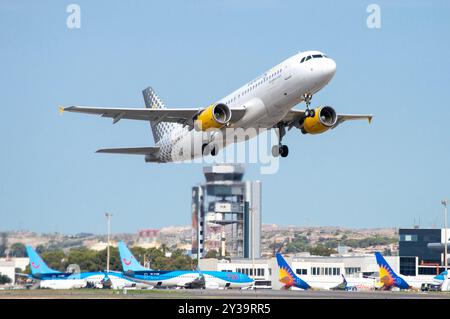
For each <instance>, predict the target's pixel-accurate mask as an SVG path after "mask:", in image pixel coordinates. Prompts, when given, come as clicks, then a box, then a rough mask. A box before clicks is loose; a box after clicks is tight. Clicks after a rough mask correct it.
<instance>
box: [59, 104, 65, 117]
mask: <svg viewBox="0 0 450 319" xmlns="http://www.w3.org/2000/svg"><path fill="white" fill-rule="evenodd" d="M58 111H59V114H61V115H62V114H63V113H64V111H65V109H64V106H63V105H60V106H59V107H58Z"/></svg>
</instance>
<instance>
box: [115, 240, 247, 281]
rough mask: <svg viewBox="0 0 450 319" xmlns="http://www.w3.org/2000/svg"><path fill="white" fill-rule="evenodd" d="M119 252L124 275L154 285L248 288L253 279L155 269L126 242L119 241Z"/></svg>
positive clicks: (221, 274) (233, 273) (209, 272)
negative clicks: (139, 259)
mask: <svg viewBox="0 0 450 319" xmlns="http://www.w3.org/2000/svg"><path fill="white" fill-rule="evenodd" d="M118 246H119V254H120V260H121V261H122V267H123V271H124V275H125V276H126V277H127V278H130V279H132V280H133V281H137V282H142V283H146V284H149V285H152V286H154V287H180V288H206V289H218V288H248V287H251V286H253V279H251V278H250V277H248V276H247V275H244V274H241V273H237V272H222V271H203V272H202V271H200V270H197V271H195V270H154V269H150V268H146V267H143V266H142V265H141V264H140V263H139V262H138V261H137V260H136V258H135V257H134V256H133V254H132V253H131V251H130V250H129V249H128V247H127V246H126V245H125V243H124V242H119V244H118Z"/></svg>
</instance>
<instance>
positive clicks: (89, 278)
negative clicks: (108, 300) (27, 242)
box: [26, 246, 136, 289]
mask: <svg viewBox="0 0 450 319" xmlns="http://www.w3.org/2000/svg"><path fill="white" fill-rule="evenodd" d="M26 250H27V254H28V257H29V259H30V269H31V276H30V278H33V279H35V280H38V281H39V286H40V287H41V288H50V289H72V288H84V287H87V286H89V287H104V286H106V285H108V286H110V287H111V288H113V289H122V288H124V287H135V286H136V282H133V281H132V280H130V279H127V278H125V277H124V276H123V275H122V273H119V272H109V273H106V272H82V273H67V272H66V273H64V272H60V271H57V270H54V269H51V268H50V267H48V266H47V264H46V263H45V262H44V261H43V260H42V258H41V257H40V256H39V255H38V253H37V252H36V251H35V250H34V249H33V248H32V247H31V246H26Z"/></svg>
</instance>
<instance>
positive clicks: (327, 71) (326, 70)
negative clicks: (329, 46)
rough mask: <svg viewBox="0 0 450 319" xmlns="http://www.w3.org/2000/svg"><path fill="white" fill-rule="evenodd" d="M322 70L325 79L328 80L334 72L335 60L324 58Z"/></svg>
mask: <svg viewBox="0 0 450 319" xmlns="http://www.w3.org/2000/svg"><path fill="white" fill-rule="evenodd" d="M322 72H323V75H324V77H325V79H326V81H327V82H328V81H330V80H331V79H332V78H333V76H334V74H335V73H336V62H334V61H333V60H332V59H330V58H327V59H325V61H323V66H322Z"/></svg>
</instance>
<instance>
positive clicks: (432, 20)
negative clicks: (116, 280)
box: [0, 0, 450, 233]
mask: <svg viewBox="0 0 450 319" xmlns="http://www.w3.org/2000/svg"><path fill="white" fill-rule="evenodd" d="M70 3H77V4H79V5H80V7H81V28H80V29H68V28H67V26H66V18H67V16H68V13H66V8H67V6H68V5H69V4H70ZM370 3H376V4H378V5H379V6H380V8H381V29H369V28H367V25H366V19H367V16H368V13H367V12H366V8H367V6H368V5H369V4H370ZM449 16H450V4H449V3H448V2H447V1H393V0H390V1H376V2H375V1H345V2H344V1H339V2H338V1H307V2H300V1H268V0H263V1H256V0H255V1H237V0H236V1H158V2H152V1H131V2H123V1H76V2H75V1H40V2H39V3H37V2H31V1H28V2H27V1H22V2H18V1H2V2H1V3H0V41H1V44H2V46H1V50H0V87H1V89H0V101H1V110H2V112H1V118H2V121H1V125H0V146H1V156H0V181H1V182H0V220H1V222H0V231H1V230H14V229H28V230H32V231H38V232H41V231H42V232H53V231H58V232H65V233H76V232H81V231H86V232H95V233H103V232H105V228H106V223H105V218H104V216H103V214H104V212H105V211H110V212H112V213H113V214H114V217H113V222H112V229H113V231H114V232H135V231H136V230H138V229H141V228H147V227H149V228H158V227H162V226H166V225H187V224H190V200H191V197H190V189H191V186H192V185H193V184H195V183H198V182H201V181H202V180H203V176H202V166H201V165H200V164H184V165H174V164H167V165H153V164H146V163H144V161H143V158H142V157H139V156H137V157H133V156H114V155H100V154H95V153H94V152H95V150H96V149H98V148H102V147H123V146H145V145H151V144H152V143H153V139H152V136H151V131H150V129H149V126H148V124H147V123H145V122H134V121H121V122H120V123H118V124H117V125H112V124H111V121H110V120H107V119H101V118H97V117H92V116H83V115H77V114H64V115H63V116H61V115H59V114H58V111H57V106H58V105H60V104H64V105H71V104H81V105H98V106H131V107H142V106H143V105H144V103H143V99H142V94H141V90H142V89H143V88H145V87H146V86H149V85H151V86H152V87H153V88H154V89H155V90H156V91H157V92H158V94H159V95H160V96H161V97H162V98H163V100H164V101H165V103H166V105H167V106H169V107H170V106H172V107H200V106H205V105H208V103H211V102H213V101H215V100H218V99H220V98H221V97H223V96H225V95H226V94H227V93H229V92H230V91H232V90H234V89H236V88H238V87H239V86H241V85H242V84H244V83H245V82H247V81H249V80H251V79H252V78H254V77H255V76H257V75H258V74H260V73H261V72H263V71H264V70H266V69H268V68H269V67H271V66H273V65H275V64H277V63H279V62H281V61H282V60H283V59H285V58H287V57H289V56H291V55H293V54H295V53H297V52H298V51H303V50H309V49H317V50H321V51H323V52H325V53H326V54H327V55H329V56H330V57H332V58H333V59H334V60H335V61H336V63H337V73H336V76H335V77H334V79H333V80H332V82H331V83H330V84H329V85H328V86H327V87H326V88H325V89H323V90H322V91H321V92H320V93H318V94H317V95H316V96H315V97H314V99H313V104H314V105H318V104H327V105H332V106H333V107H334V108H335V109H336V110H337V111H338V112H342V113H373V114H374V115H375V118H374V120H373V123H372V125H370V126H369V125H367V123H366V122H358V123H345V124H344V125H342V126H341V127H339V129H336V130H333V131H332V132H329V133H325V134H323V135H318V136H307V135H305V136H304V135H302V134H301V133H300V132H299V131H296V130H292V131H290V132H289V134H288V135H287V137H286V138H285V140H284V142H285V143H286V144H288V145H289V147H290V155H289V157H288V158H287V159H284V160H283V161H282V162H281V166H280V170H279V172H278V173H277V174H275V175H260V174H259V166H258V165H257V164H252V165H248V166H247V174H246V177H247V178H249V179H260V180H261V181H262V182H263V222H264V223H278V224H285V225H286V224H293V225H307V226H317V225H335V226H344V227H409V226H412V224H413V221H414V219H416V221H418V219H419V218H420V221H421V225H422V226H427V227H431V226H434V225H436V226H439V225H440V223H441V222H442V206H441V205H440V200H441V199H442V198H444V197H450V188H449V186H450V167H449V163H450V105H449V101H450V89H449V84H450V63H449V61H448V59H449V57H450V42H449V41H448V36H449V34H450V20H449V19H448V17H449Z"/></svg>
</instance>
